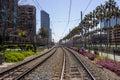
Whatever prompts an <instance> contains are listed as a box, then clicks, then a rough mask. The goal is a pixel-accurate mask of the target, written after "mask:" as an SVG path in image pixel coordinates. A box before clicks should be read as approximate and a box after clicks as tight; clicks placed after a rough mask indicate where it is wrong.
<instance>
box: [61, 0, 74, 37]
mask: <svg viewBox="0 0 120 80" xmlns="http://www.w3.org/2000/svg"><path fill="white" fill-rule="evenodd" d="M71 7H72V0H70V5H69V12H68V22H67V24H66V26H65V28H64V30H63V33H62V35H63V34H64V33H65V31H66V29H67V28H68V25H69V22H70V14H71ZM61 38H62V36H61Z"/></svg>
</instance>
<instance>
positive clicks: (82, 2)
mask: <svg viewBox="0 0 120 80" xmlns="http://www.w3.org/2000/svg"><path fill="white" fill-rule="evenodd" d="M35 1H38V2H39V4H40V6H41V7H42V9H43V10H45V11H46V12H47V13H49V15H50V21H51V24H50V28H51V29H52V38H53V39H54V41H55V42H57V41H59V39H61V38H63V37H64V36H65V35H67V34H68V32H69V30H72V29H73V28H74V27H75V26H77V25H78V24H79V23H80V12H81V11H83V12H84V11H85V9H86V7H87V5H88V3H89V1H90V0H72V5H71V13H70V22H69V24H68V15H69V6H70V0H35ZM105 1H107V0H91V3H90V5H89V7H88V8H87V10H86V11H85V13H84V15H85V14H87V13H89V12H90V11H92V10H94V9H95V8H96V6H98V5H100V4H105ZM115 1H116V2H117V5H118V6H120V0H115ZM19 4H24V5H25V4H29V5H34V6H35V7H36V9H37V14H36V16H37V19H36V21H37V22H36V23H37V25H36V27H37V32H38V30H39V28H41V27H40V10H41V8H38V7H37V6H39V5H38V4H37V3H34V0H20V1H19Z"/></svg>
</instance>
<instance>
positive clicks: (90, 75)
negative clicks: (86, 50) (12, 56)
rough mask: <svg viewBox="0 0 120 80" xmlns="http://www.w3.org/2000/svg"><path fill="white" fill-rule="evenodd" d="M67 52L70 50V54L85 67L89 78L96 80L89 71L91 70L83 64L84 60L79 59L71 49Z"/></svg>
mask: <svg viewBox="0 0 120 80" xmlns="http://www.w3.org/2000/svg"><path fill="white" fill-rule="evenodd" d="M66 50H68V51H69V52H70V53H72V55H73V56H74V57H75V58H76V59H77V61H78V62H79V63H80V64H81V65H82V66H83V68H84V69H85V71H86V72H87V73H88V75H89V77H90V78H91V80H96V79H95V77H94V76H93V74H92V73H91V72H90V71H89V69H88V68H87V67H86V66H85V64H84V63H83V62H82V60H80V58H78V56H77V55H75V54H74V53H73V52H72V51H71V50H70V49H68V48H66Z"/></svg>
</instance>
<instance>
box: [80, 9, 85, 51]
mask: <svg viewBox="0 0 120 80" xmlns="http://www.w3.org/2000/svg"><path fill="white" fill-rule="evenodd" d="M82 17H83V15H82V11H81V25H80V26H81V27H82V31H81V36H82V48H83V49H84V26H83V25H82Z"/></svg>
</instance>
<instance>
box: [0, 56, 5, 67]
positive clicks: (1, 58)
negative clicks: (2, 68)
mask: <svg viewBox="0 0 120 80" xmlns="http://www.w3.org/2000/svg"><path fill="white" fill-rule="evenodd" d="M4 59H5V57H4V54H0V65H1V64H2V63H3V62H4Z"/></svg>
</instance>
